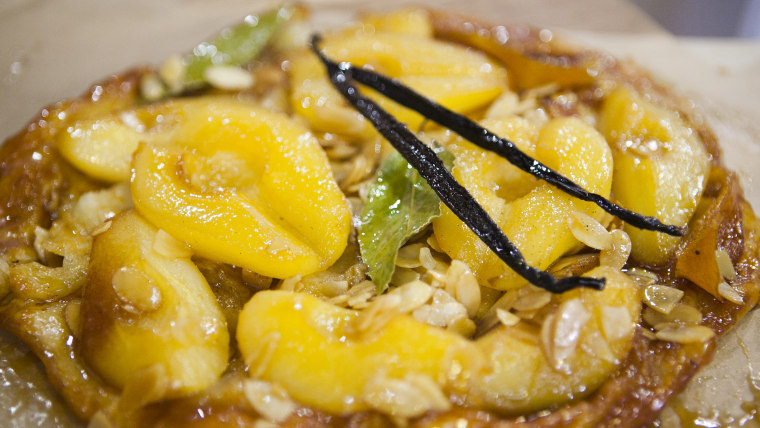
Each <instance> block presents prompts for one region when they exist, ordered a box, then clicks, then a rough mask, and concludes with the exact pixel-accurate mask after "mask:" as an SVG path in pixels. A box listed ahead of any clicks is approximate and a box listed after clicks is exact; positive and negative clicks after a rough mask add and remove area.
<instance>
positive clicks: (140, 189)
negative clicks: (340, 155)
mask: <svg viewBox="0 0 760 428" xmlns="http://www.w3.org/2000/svg"><path fill="white" fill-rule="evenodd" d="M166 109H167V110H168V111H173V110H179V111H181V112H182V114H181V116H182V119H181V120H180V121H179V124H178V127H179V128H178V129H177V130H176V131H174V138H175V142H173V143H172V144H171V145H160V146H159V145H156V146H149V145H143V146H141V147H140V148H139V149H138V150H137V152H136V153H135V155H134V160H133V163H132V170H133V174H132V198H133V200H134V203H135V207H136V208H137V210H138V211H139V212H140V213H141V214H142V215H144V216H145V218H147V219H148V220H149V221H150V222H151V223H153V224H154V225H156V226H157V227H160V228H161V229H163V230H165V231H167V232H168V233H169V234H171V235H172V236H174V237H175V238H177V239H179V240H181V241H184V242H187V243H188V244H189V245H190V246H191V247H192V248H193V250H194V251H195V252H196V253H197V254H199V255H201V256H203V257H206V258H209V259H212V260H216V261H221V262H224V263H230V264H234V265H237V266H242V267H244V268H247V269H250V270H252V271H254V272H257V273H259V274H262V275H266V276H270V277H276V278H285V277H289V276H293V275H297V274H309V273H312V272H315V271H318V270H322V269H325V268H327V267H328V266H330V265H331V264H332V263H333V262H334V261H335V260H337V259H338V257H340V255H341V253H342V252H343V249H344V248H345V246H346V243H347V241H348V233H349V230H350V221H351V213H350V210H349V206H348V202H347V201H346V199H345V196H344V195H343V193H342V192H341V191H340V189H339V188H338V185H337V183H335V180H334V179H333V176H332V172H331V170H330V167H329V164H328V162H327V157H326V156H325V154H324V152H323V151H322V149H321V148H320V146H319V144H318V142H317V140H316V138H315V137H314V136H313V135H312V134H311V133H310V132H309V131H308V130H306V129H305V128H303V127H301V126H299V125H298V124H297V123H296V122H294V121H292V120H290V119H288V118H287V117H285V116H282V115H278V114H274V113H271V112H268V111H266V110H264V109H261V108H258V107H256V106H254V105H250V104H245V103H239V102H235V101H232V100H214V99H202V100H196V101H186V102H177V103H175V104H173V105H167V106H166Z"/></svg>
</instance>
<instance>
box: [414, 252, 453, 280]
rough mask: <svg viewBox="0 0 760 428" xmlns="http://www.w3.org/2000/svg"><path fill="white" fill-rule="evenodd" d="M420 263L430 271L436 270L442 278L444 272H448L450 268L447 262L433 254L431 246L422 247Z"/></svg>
mask: <svg viewBox="0 0 760 428" xmlns="http://www.w3.org/2000/svg"><path fill="white" fill-rule="evenodd" d="M420 263H421V264H422V266H423V267H424V268H425V269H427V270H428V271H429V272H435V273H436V275H438V276H440V277H441V278H443V277H444V274H443V272H446V271H447V270H448V266H447V265H446V264H445V263H443V262H442V261H440V260H438V259H437V258H435V256H433V253H432V252H431V251H430V248H429V247H424V246H423V247H422V248H420Z"/></svg>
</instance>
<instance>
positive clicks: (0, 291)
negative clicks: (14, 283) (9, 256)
mask: <svg viewBox="0 0 760 428" xmlns="http://www.w3.org/2000/svg"><path fill="white" fill-rule="evenodd" d="M10 272H11V267H10V265H9V264H8V260H6V258H5V255H2V256H0V299H2V298H3V297H5V296H7V295H8V293H10V292H11V280H10Z"/></svg>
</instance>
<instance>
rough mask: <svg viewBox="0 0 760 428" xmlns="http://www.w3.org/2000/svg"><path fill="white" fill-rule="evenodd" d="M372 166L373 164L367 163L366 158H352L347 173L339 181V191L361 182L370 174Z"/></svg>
mask: <svg viewBox="0 0 760 428" xmlns="http://www.w3.org/2000/svg"><path fill="white" fill-rule="evenodd" d="M373 166H374V163H373V162H371V161H369V160H368V159H367V157H366V156H364V155H358V156H354V157H353V158H352V159H351V162H350V167H349V168H348V172H347V173H346V175H344V176H343V178H342V179H341V180H340V187H341V189H348V188H350V187H351V186H353V185H355V184H357V183H359V182H361V181H362V180H363V179H364V178H365V177H367V176H368V175H369V174H370V173H371V172H372V169H373Z"/></svg>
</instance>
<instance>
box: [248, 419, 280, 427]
mask: <svg viewBox="0 0 760 428" xmlns="http://www.w3.org/2000/svg"><path fill="white" fill-rule="evenodd" d="M279 426H280V425H278V424H276V423H274V422H270V421H268V420H266V419H257V420H256V422H254V423H253V428H277V427H279Z"/></svg>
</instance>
